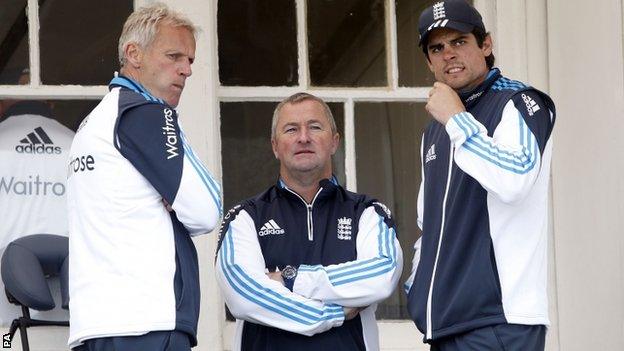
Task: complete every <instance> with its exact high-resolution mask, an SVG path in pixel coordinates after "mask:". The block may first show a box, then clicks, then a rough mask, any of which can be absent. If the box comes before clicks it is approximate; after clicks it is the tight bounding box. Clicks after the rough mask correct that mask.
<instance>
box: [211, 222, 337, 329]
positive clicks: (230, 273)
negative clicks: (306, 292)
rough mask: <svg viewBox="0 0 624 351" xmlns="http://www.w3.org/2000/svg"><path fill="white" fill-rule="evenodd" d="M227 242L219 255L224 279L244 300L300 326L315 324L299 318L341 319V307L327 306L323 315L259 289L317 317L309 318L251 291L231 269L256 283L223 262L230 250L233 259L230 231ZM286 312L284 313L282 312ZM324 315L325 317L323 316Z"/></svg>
mask: <svg viewBox="0 0 624 351" xmlns="http://www.w3.org/2000/svg"><path fill="white" fill-rule="evenodd" d="M226 235H227V236H228V237H227V240H226V241H225V242H224V245H223V246H222V252H221V254H220V259H221V265H222V266H223V269H224V273H225V274H226V278H227V279H228V282H229V283H230V285H231V286H232V287H233V288H234V289H235V290H236V291H237V292H238V293H239V294H240V295H242V296H243V297H245V298H246V299H248V300H250V301H252V302H254V303H256V304H258V305H260V306H262V307H264V308H266V309H269V310H271V311H274V312H276V313H278V314H280V315H282V316H285V317H287V318H289V319H292V320H295V321H297V322H299V323H302V324H307V325H311V324H314V323H316V322H309V321H306V320H303V319H301V318H300V317H303V318H308V319H312V320H314V321H320V320H330V319H336V318H342V317H343V311H342V307H340V306H338V305H328V306H327V307H328V308H326V309H325V310H326V311H327V312H329V313H327V314H325V313H324V311H321V310H318V309H315V308H313V307H310V306H307V305H304V304H302V303H300V302H297V301H292V300H290V299H287V298H284V297H283V296H281V295H279V294H277V293H275V292H274V291H272V290H270V289H266V288H264V287H261V289H262V290H265V291H266V292H269V293H272V294H274V295H277V297H278V298H280V299H283V300H285V301H286V302H289V303H291V304H294V305H298V306H299V307H303V308H304V309H307V310H309V311H310V312H312V313H315V314H317V315H319V317H315V316H311V315H309V314H308V313H305V312H303V311H300V310H297V309H295V308H293V307H291V306H288V305H285V304H284V303H282V302H280V301H276V300H274V299H272V298H271V297H270V296H266V295H263V294H262V293H261V292H259V291H257V290H255V289H253V287H251V286H250V285H248V284H246V283H245V282H244V281H242V280H241V279H240V278H239V276H237V274H236V273H235V272H233V271H232V268H234V269H236V270H239V272H240V273H241V276H242V277H243V278H244V279H245V280H247V281H251V282H252V283H254V285H257V283H256V282H255V281H253V279H251V278H249V276H247V275H246V274H245V273H244V272H243V271H242V270H241V269H240V267H239V266H238V265H235V264H233V262H231V263H229V264H228V263H226V262H225V257H226V256H227V255H228V253H227V251H229V250H231V252H232V253H231V254H230V258H231V259H233V258H234V254H233V251H234V250H233V249H231V247H232V246H233V241H232V240H233V239H232V235H231V230H228V232H227V233H226ZM232 277H233V278H234V279H235V280H236V281H237V282H238V283H239V284H241V285H242V286H243V287H244V288H245V289H246V290H247V291H248V292H249V293H251V294H253V295H256V297H254V296H251V295H249V294H247V293H245V292H244V291H243V290H241V289H240V288H239V287H238V286H236V285H235V284H234V282H233V281H232ZM257 298H260V299H263V300H265V301H266V302H269V303H273V304H275V305H277V306H278V307H279V308H281V309H279V308H278V307H274V306H271V305H267V304H266V303H264V302H263V301H260V300H258V299H257ZM284 310H286V311H284ZM289 312H292V313H295V314H299V317H298V316H296V315H293V314H291V313H289ZM324 314H325V315H324Z"/></svg>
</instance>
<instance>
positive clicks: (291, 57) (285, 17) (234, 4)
mask: <svg viewBox="0 0 624 351" xmlns="http://www.w3.org/2000/svg"><path fill="white" fill-rule="evenodd" d="M218 7H219V8H218V14H217V21H218V35H219V79H220V81H221V84H223V85H246V86H260V85H268V86H292V85H296V84H297V82H298V79H299V76H298V73H297V68H298V65H297V23H296V22H297V21H296V10H295V1H294V0H271V1H257V0H227V1H219V2H218Z"/></svg>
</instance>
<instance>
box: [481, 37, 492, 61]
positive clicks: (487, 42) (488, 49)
mask: <svg viewBox="0 0 624 351" xmlns="http://www.w3.org/2000/svg"><path fill="white" fill-rule="evenodd" d="M481 50H482V51H483V56H485V57H488V56H490V55H491V54H492V36H491V35H490V34H486V35H485V38H484V39H483V47H482V48H481Z"/></svg>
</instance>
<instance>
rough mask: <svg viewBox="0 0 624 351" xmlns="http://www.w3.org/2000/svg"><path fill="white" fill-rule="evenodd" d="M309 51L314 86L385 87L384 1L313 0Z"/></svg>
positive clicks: (311, 77) (309, 11) (309, 20)
mask: <svg viewBox="0 0 624 351" xmlns="http://www.w3.org/2000/svg"><path fill="white" fill-rule="evenodd" d="M307 4H308V52H309V60H310V79H311V84H312V85H313V86H346V87H366V86H371V87H373V86H386V85H387V84H388V78H387V68H386V34H385V20H384V18H385V16H384V8H385V7H384V1H382V0H341V1H333V0H310V1H308V2H307Z"/></svg>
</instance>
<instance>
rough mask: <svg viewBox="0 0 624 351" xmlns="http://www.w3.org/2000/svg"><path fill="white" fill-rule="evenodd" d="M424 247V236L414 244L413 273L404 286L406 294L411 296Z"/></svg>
mask: <svg viewBox="0 0 624 351" xmlns="http://www.w3.org/2000/svg"><path fill="white" fill-rule="evenodd" d="M421 245H422V236H421V237H420V238H418V240H416V243H414V258H412V272H411V273H410V276H409V278H407V281H405V284H403V290H405V293H406V294H409V291H410V289H411V288H412V285H413V284H414V277H415V276H416V270H417V269H418V263H419V262H420V248H421Z"/></svg>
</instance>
